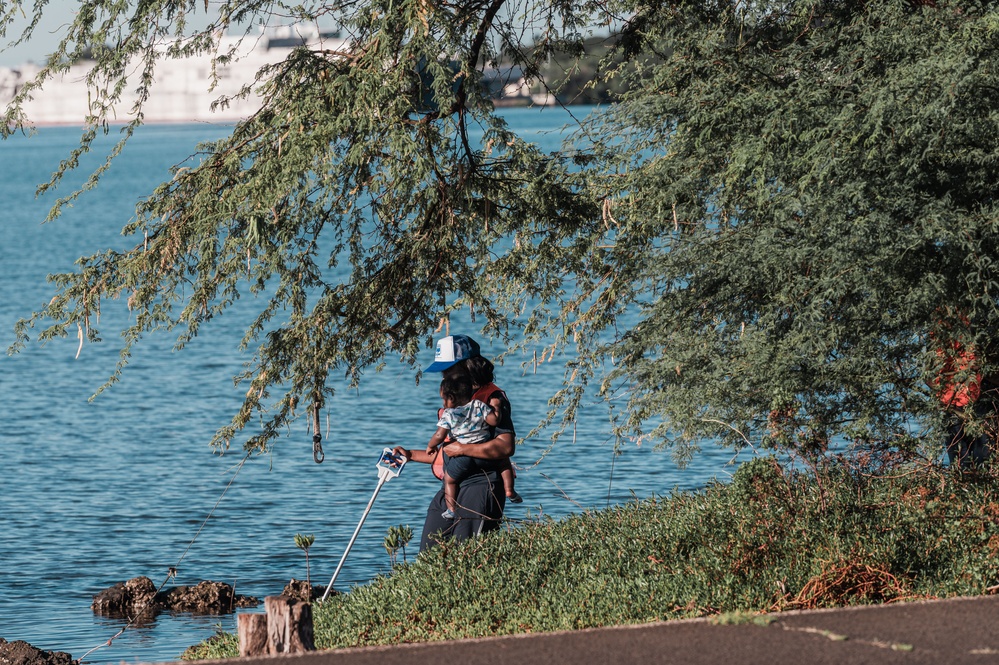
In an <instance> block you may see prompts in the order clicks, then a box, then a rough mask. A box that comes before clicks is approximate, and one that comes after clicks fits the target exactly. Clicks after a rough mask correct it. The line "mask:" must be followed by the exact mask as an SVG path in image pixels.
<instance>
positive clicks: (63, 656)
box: [0, 637, 76, 665]
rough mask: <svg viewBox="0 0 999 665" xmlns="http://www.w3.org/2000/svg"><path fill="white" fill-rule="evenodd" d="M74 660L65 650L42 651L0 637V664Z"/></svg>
mask: <svg viewBox="0 0 999 665" xmlns="http://www.w3.org/2000/svg"><path fill="white" fill-rule="evenodd" d="M75 662H76V661H74V660H73V657H72V656H71V655H69V654H68V653H66V652H65V651H42V650H41V649H38V648H36V647H33V646H31V645H30V644H28V643H27V642H23V641H21V640H15V641H14V642H8V641H7V640H5V639H4V638H2V637H0V664H2V665H73V663H75Z"/></svg>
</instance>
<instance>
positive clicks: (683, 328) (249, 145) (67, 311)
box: [0, 0, 999, 456]
mask: <svg viewBox="0 0 999 665" xmlns="http://www.w3.org/2000/svg"><path fill="white" fill-rule="evenodd" d="M22 10H26V13H27V14H28V15H29V17H30V16H34V17H38V16H40V14H41V12H43V11H44V10H45V2H44V0H35V2H34V4H33V5H30V7H29V6H28V5H27V3H24V2H18V1H16V0H15V2H13V3H8V9H7V10H6V12H5V13H3V14H0V31H6V30H7V29H9V27H10V26H11V25H12V24H11V17H12V16H14V13H15V12H18V11H22ZM205 14H207V15H208V19H209V21H210V25H208V27H206V28H203V29H194V28H192V27H191V26H192V25H193V24H194V17H196V16H197V17H199V20H200V21H204V19H205ZM275 15H284V16H291V17H294V18H296V19H300V20H309V21H325V22H333V23H335V24H336V26H337V27H339V28H340V29H341V30H342V31H343V33H344V34H347V35H350V45H349V48H346V49H344V50H343V51H339V52H329V51H324V50H321V49H313V48H307V47H305V48H299V49H297V50H295V51H294V52H293V54H292V55H291V56H290V57H289V58H288V59H287V60H286V61H285V62H282V63H279V64H277V65H274V66H270V67H266V68H264V69H263V70H261V71H260V72H259V73H258V76H257V79H256V81H253V82H248V85H249V86H252V87H254V88H257V89H259V90H260V91H262V92H263V100H264V101H263V104H262V106H261V108H260V110H259V111H258V112H257V113H255V114H254V115H253V116H252V117H250V118H248V119H246V120H245V121H244V122H241V123H239V124H238V125H237V126H236V128H235V129H234V131H233V133H232V135H231V136H230V137H228V138H225V139H223V140H220V141H217V142H215V143H212V144H210V145H206V146H202V150H203V152H204V155H203V159H202V161H201V163H200V165H198V166H197V167H195V168H189V169H183V170H178V172H177V173H176V174H175V176H174V178H173V179H172V180H170V181H169V182H166V183H164V184H162V185H161V186H160V187H159V188H157V190H156V191H155V192H152V193H151V195H150V196H149V197H148V198H147V199H144V200H143V202H142V203H141V205H140V208H139V210H138V213H137V216H136V218H135V219H133V220H131V221H130V222H129V223H128V226H127V227H126V230H127V231H128V232H129V233H131V234H133V235H134V236H135V237H136V243H135V245H134V247H133V248H132V249H130V250H128V251H123V252H110V251H109V252H106V253H103V254H99V255H95V256H90V257H85V258H84V259H83V260H82V262H81V268H80V270H79V271H78V272H75V273H71V274H65V275H59V276H58V277H57V284H58V294H57V296H56V298H55V299H54V300H53V301H52V302H51V304H50V305H49V306H48V307H47V308H46V309H45V310H43V311H41V312H38V313H36V314H35V315H34V316H33V317H31V318H29V319H27V320H25V321H22V322H21V323H20V324H19V326H18V330H17V334H18V340H17V342H16V344H15V345H14V347H13V348H15V349H16V348H20V347H21V346H23V345H24V344H25V343H27V342H28V341H29V334H30V333H31V330H32V329H33V328H35V327H36V326H40V327H41V329H40V331H39V332H38V333H37V338H38V339H40V340H42V341H44V340H46V339H49V338H51V337H54V336H58V335H64V334H66V331H67V329H72V330H74V331H75V329H76V326H77V325H80V326H82V327H83V328H84V329H85V330H86V331H87V334H88V335H89V336H90V337H91V338H93V339H97V337H98V332H97V330H96V329H95V327H94V323H95V322H94V317H95V313H96V312H97V311H99V308H100V303H101V301H103V300H106V299H109V298H122V299H126V300H127V304H128V306H129V307H130V308H131V310H132V311H133V313H134V324H133V325H132V326H131V327H129V328H128V329H127V330H126V331H125V337H124V339H125V348H124V350H123V354H122V358H123V362H124V360H126V359H127V358H128V354H129V350H130V348H131V346H132V344H134V343H135V342H136V341H137V340H138V339H140V338H141V337H142V336H143V335H145V334H147V333H149V332H151V331H153V330H157V329H170V330H176V331H177V332H178V335H179V338H178V344H179V345H180V346H183V345H184V343H185V342H186V341H188V340H189V339H191V338H192V337H193V336H194V335H196V334H197V333H198V330H199V327H200V325H201V324H202V323H204V322H205V321H207V320H209V319H211V318H213V317H215V316H218V315H220V314H221V313H222V312H223V311H225V309H226V308H227V307H228V306H229V305H230V304H231V303H232V302H233V301H234V300H235V299H236V298H237V297H239V296H240V295H241V294H244V293H247V292H249V293H255V294H258V295H259V296H260V302H262V303H265V304H264V306H262V307H261V309H260V313H259V317H258V318H257V320H256V321H255V322H254V323H253V325H252V326H251V327H250V328H249V329H248V330H247V331H246V336H245V339H244V342H245V343H246V344H247V345H254V344H256V345H258V346H257V351H256V355H255V358H254V361H253V362H252V364H251V365H250V366H248V367H247V369H246V371H245V372H244V373H243V374H242V376H241V379H242V380H244V381H245V382H246V383H247V384H248V388H249V389H248V392H247V398H246V401H245V403H244V405H243V408H242V409H241V411H240V412H239V413H238V414H237V415H236V417H235V418H234V420H233V422H232V423H231V425H230V426H228V427H225V428H222V429H221V430H220V431H219V433H218V436H217V438H216V443H217V444H219V445H227V444H228V442H229V441H230V440H231V439H233V438H235V437H236V436H237V435H238V433H239V431H240V430H241V429H242V428H243V426H244V425H245V424H246V423H247V422H248V421H249V419H250V418H251V416H252V415H253V414H254V413H256V412H257V411H263V412H264V415H265V418H266V426H265V427H264V429H263V431H262V432H259V433H257V434H254V435H253V436H251V437H249V438H248V440H247V442H246V446H247V447H248V448H251V449H253V448H264V447H266V445H267V442H268V440H269V439H270V438H271V437H273V436H275V435H276V434H277V432H278V428H279V427H280V426H281V425H282V424H284V423H285V422H286V421H287V420H289V419H290V418H292V417H293V406H294V402H295V400H296V399H299V400H305V401H306V402H313V403H321V402H322V401H323V400H324V398H326V397H328V396H329V395H330V391H331V388H330V386H329V385H328V382H327V379H328V377H330V376H331V375H332V374H334V373H341V372H343V373H346V374H348V375H349V376H350V377H352V378H353V379H355V380H360V378H361V374H362V372H363V370H364V369H366V368H370V367H372V366H377V365H378V364H379V363H380V362H381V361H382V360H383V359H384V358H385V357H386V355H387V354H395V355H399V356H401V357H402V358H404V359H405V360H408V361H409V362H411V363H414V364H415V363H416V358H417V354H418V353H419V352H420V351H422V350H423V349H425V348H426V347H427V345H428V344H429V342H430V334H431V332H430V331H432V330H433V329H434V328H435V327H436V325H437V322H438V321H440V320H441V319H442V318H445V317H447V316H448V315H449V313H451V312H453V311H455V310H456V309H458V308H471V309H474V311H475V313H476V314H477V315H478V316H479V317H480V320H481V321H482V333H483V334H485V335H490V336H496V337H499V338H501V339H504V340H507V341H509V340H511V339H517V340H522V343H523V344H524V345H526V346H530V347H533V348H536V349H540V350H541V353H542V354H549V357H550V355H554V354H559V357H563V358H565V362H566V380H565V385H564V388H563V390H562V391H561V392H560V393H559V394H558V395H555V396H554V397H553V399H552V406H553V412H552V417H556V418H557V417H562V418H564V419H565V420H566V421H569V420H571V419H572V417H573V414H574V413H575V409H576V408H577V407H578V405H579V400H580V397H581V395H582V391H583V389H584V388H585V386H587V385H589V384H595V385H596V386H597V390H598V391H599V392H600V394H602V395H603V396H605V397H606V398H607V399H608V400H609V402H610V403H611V404H618V403H619V402H618V401H617V398H618V397H619V396H620V395H621V394H623V395H625V398H624V400H622V401H621V402H620V403H622V404H623V405H624V406H622V407H618V408H616V409H615V410H614V411H613V412H612V413H613V414H614V415H615V420H616V426H617V429H616V431H617V432H618V433H619V434H620V435H621V436H625V437H642V438H643V439H645V440H651V441H654V442H656V443H659V444H665V445H675V446H676V450H677V451H678V452H679V453H680V454H681V456H682V455H683V454H685V453H687V452H689V447H688V445H687V444H691V443H696V442H698V441H701V440H705V439H708V438H718V439H719V440H721V441H722V442H724V443H728V444H732V445H737V446H740V445H746V444H752V445H761V444H762V445H765V446H775V447H782V448H788V447H791V448H798V449H804V450H806V451H811V452H817V451H818V452H820V451H822V450H824V449H825V447H826V446H827V444H828V442H829V441H830V439H831V438H832V437H834V436H838V435H841V436H846V437H848V438H850V439H851V440H855V441H858V442H861V443H869V444H875V445H879V446H888V447H893V448H903V449H912V448H913V447H914V445H915V443H916V438H915V436H914V435H915V434H917V433H918V432H919V431H920V428H922V427H924V426H927V425H930V426H932V425H934V423H936V422H937V420H935V416H938V415H939V414H940V412H941V408H940V404H939V400H938V399H937V396H936V394H935V393H936V392H937V388H938V386H936V384H935V383H934V382H935V380H936V379H935V377H936V376H937V375H938V373H939V371H940V370H941V368H942V367H943V365H944V363H945V359H946V356H947V354H948V353H949V352H951V351H953V350H954V349H955V348H964V349H975V352H976V363H977V366H976V369H981V370H983V371H984V372H985V373H989V372H991V371H992V370H994V367H993V365H994V364H995V361H994V359H993V357H992V350H991V343H992V339H991V336H992V332H993V330H995V328H996V325H995V324H996V321H997V318H999V314H997V309H996V295H997V294H999V283H997V281H996V276H995V270H994V266H993V262H994V261H995V259H996V257H997V241H999V226H997V221H999V220H997V210H996V202H995V197H994V188H995V183H996V182H997V181H999V178H997V175H999V173H997V146H999V142H997V140H996V139H997V129H999V124H997V120H999V116H997V114H999V111H997V110H996V109H997V108H999V104H997V101H999V99H997V97H999V75H997V71H996V63H997V58H996V47H997V45H999V41H997V39H999V13H997V11H996V7H995V5H994V3H990V2H951V1H946V0H944V1H941V2H936V3H934V2H915V1H913V2H906V1H901V0H889V1H885V2H870V3H861V2H833V1H831V0H828V1H825V0H806V1H800V2H794V1H791V2H769V1H766V0H762V1H759V2H750V3H745V2H731V1H725V0H722V1H704V0H700V1H693V0H691V1H681V2H674V3H670V4H662V3H657V2H652V3H645V2H635V1H616V0H614V1H610V2H569V1H567V0H558V1H554V2H551V1H548V2H535V1H534V0H518V1H514V2H507V1H504V0H489V1H479V0H456V1H455V2H442V1H440V0H356V1H346V0H344V1H330V2H305V3H302V4H300V5H296V6H295V7H289V6H285V5H282V4H281V3H276V2H271V1H264V0H253V1H230V2H223V3H221V4H219V5H202V4H201V3H200V2H197V1H193V0H192V1H184V0H144V1H143V2H140V3H129V2H117V3H108V2H103V1H98V0H83V1H82V2H81V3H80V9H79V12H78V13H77V14H76V16H75V18H74V20H73V22H72V24H71V25H69V26H68V27H67V29H66V33H65V37H64V40H63V41H62V42H61V44H60V46H59V50H58V51H57V52H56V53H54V54H53V56H52V58H51V60H50V65H49V67H48V68H47V69H45V70H44V71H42V72H41V74H39V77H38V80H37V82H36V83H37V85H39V86H43V85H44V82H45V81H46V80H47V79H48V78H49V77H51V76H54V75H57V74H58V73H59V72H60V71H61V70H62V69H63V68H65V67H67V66H68V64H69V63H72V62H74V61H76V60H77V59H79V58H80V57H82V55H83V49H84V48H86V47H85V45H91V44H109V45H112V46H111V47H109V48H106V49H100V48H98V49H94V50H93V53H92V55H93V57H94V58H95V65H94V67H93V69H92V70H91V75H90V77H91V78H90V83H91V86H92V89H93V91H94V95H93V98H92V103H91V109H92V116H91V117H90V118H89V122H90V129H89V131H88V132H87V133H86V134H85V135H84V137H83V141H82V145H81V150H86V149H88V147H89V145H90V141H91V140H92V139H93V137H94V136H96V132H98V131H101V130H104V131H107V130H108V123H109V122H110V118H111V117H112V116H111V115H110V109H111V107H113V106H114V105H115V103H116V102H117V101H118V99H119V96H120V93H121V91H122V90H123V89H124V86H125V85H126V78H127V75H128V73H129V72H131V71H133V70H135V69H136V67H137V66H138V68H139V70H140V71H141V72H142V85H144V86H148V85H155V68H156V65H157V62H159V61H160V60H162V59H163V58H172V57H179V56H181V55H191V54H201V55H202V57H206V58H212V59H213V60H214V62H215V63H217V64H218V63H225V62H226V61H227V59H228V58H230V57H232V54H229V53H223V52H219V50H218V48H217V43H218V36H219V34H220V31H222V30H233V29H238V27H239V26H245V25H252V24H254V23H257V22H259V21H260V20H263V21H265V22H266V21H268V20H269V19H270V18H271V17H273V16H275ZM596 25H610V26H613V27H614V28H615V29H617V30H618V35H617V37H616V38H615V39H614V40H613V48H609V49H608V50H607V54H606V56H605V57H604V59H603V61H602V63H601V66H599V67H596V68H594V70H595V71H597V72H599V73H600V75H601V76H602V78H601V80H600V81H599V82H598V83H600V85H602V86H603V87H602V88H601V89H602V90H615V91H626V92H623V93H622V94H621V96H620V99H619V100H618V101H617V102H616V103H615V104H613V105H608V106H606V107H603V108H602V109H600V110H598V111H597V112H595V113H594V114H592V115H591V116H590V117H589V119H588V120H587V121H586V123H585V124H583V125H582V126H581V128H580V131H577V132H575V133H574V141H573V142H572V143H570V144H568V145H566V146H565V148H564V149H562V150H560V151H558V152H556V153H551V154H544V153H542V152H540V151H539V150H538V149H537V147H536V146H534V145H532V144H530V143H528V142H525V141H524V140H523V139H522V138H521V137H519V136H517V135H516V134H514V133H512V132H511V131H510V130H509V129H508V128H507V127H506V126H505V124H504V122H503V121H502V119H501V118H500V117H498V116H497V115H496V114H494V112H493V108H492V105H491V103H490V101H489V99H488V98H487V97H486V96H485V95H484V93H483V91H482V87H481V86H480V85H479V79H480V77H481V72H482V70H483V68H484V67H486V66H489V65H491V64H494V63H496V62H500V61H503V62H506V63H510V62H512V63H514V64H516V65H517V66H519V67H521V68H522V70H523V71H524V72H525V73H526V74H527V75H528V76H529V77H533V78H534V79H535V80H537V78H538V75H539V73H540V72H541V70H542V67H543V66H544V65H545V64H549V63H550V62H551V60H552V56H556V58H555V59H556V60H557V61H558V62H565V58H566V54H570V55H571V54H578V56H579V57H582V55H583V54H584V48H583V40H584V38H585V36H586V34H587V30H588V29H589V28H590V27H592V26H596ZM29 31H30V28H29ZM572 66H573V63H572V62H568V63H566V68H567V70H570V69H571V67H572ZM552 80H553V79H548V83H549V84H550V85H551V84H552V83H551V81H552ZM553 92H556V93H557V92H558V90H554V91H553ZM30 93H31V86H28V87H27V88H26V89H25V90H22V92H21V96H20V97H19V98H18V99H16V100H15V101H14V102H13V103H12V104H11V105H10V106H9V107H8V109H7V114H6V124H5V127H4V128H0V131H6V132H7V133H10V132H13V131H18V130H20V129H23V128H24V127H25V126H26V123H27V122H28V120H29V119H28V118H25V117H24V115H23V113H22V112H21V103H22V102H23V101H24V99H25V95H27V94H30ZM428 100H429V101H431V102H432V103H427V102H428ZM141 101H142V100H141V97H140V102H139V104H138V105H137V106H136V107H135V108H134V109H133V110H132V117H133V122H132V123H130V124H129V125H127V126H126V127H125V128H124V130H123V131H124V136H125V138H127V136H128V135H129V134H130V133H131V132H132V131H133V130H134V129H135V128H136V127H137V126H138V125H139V124H141V121H142V109H141ZM223 102H224V100H223ZM473 129H474V131H473ZM475 136H481V138H475ZM75 157H76V155H74V156H73V157H71V158H70V159H69V160H68V161H67V163H66V167H67V168H71V167H72V166H73V165H74V164H75ZM97 176H99V173H98V174H95V177H97ZM57 179H58V175H57V176H56V178H54V181H56V180H57ZM57 212H58V206H57V208H56V210H54V213H57ZM337 267H341V268H342V267H349V270H348V271H346V273H345V274H347V275H348V276H347V277H346V278H343V279H334V278H332V277H331V275H332V274H334V271H333V268H337ZM635 311H639V312H640V323H639V324H638V325H634V326H630V327H627V326H624V325H621V321H622V315H623V314H624V313H625V312H632V313H633V312H635ZM119 370H120V367H119ZM965 374H967V372H965ZM114 378H115V377H112V382H113V381H114ZM951 379H953V380H956V381H958V382H961V381H967V380H968V377H966V376H964V375H963V374H961V373H960V372H959V373H958V375H957V376H956V378H955V377H951Z"/></svg>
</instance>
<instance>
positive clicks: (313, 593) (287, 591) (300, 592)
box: [281, 577, 336, 603]
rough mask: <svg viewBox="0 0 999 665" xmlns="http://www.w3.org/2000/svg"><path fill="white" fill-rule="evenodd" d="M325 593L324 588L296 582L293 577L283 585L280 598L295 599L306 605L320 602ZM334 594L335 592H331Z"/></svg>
mask: <svg viewBox="0 0 999 665" xmlns="http://www.w3.org/2000/svg"><path fill="white" fill-rule="evenodd" d="M324 593H326V587H324V586H312V587H310V586H309V583H308V582H307V581H305V580H296V579H295V578H294V577H293V578H291V581H290V582H288V584H286V585H285V587H284V590H283V591H282V592H281V595H282V596H289V597H291V598H297V599H299V600H304V601H305V602H307V603H311V602H312V601H314V600H320V599H321V598H322V597H323V594H324ZM333 594H334V595H335V594H336V591H334V592H333Z"/></svg>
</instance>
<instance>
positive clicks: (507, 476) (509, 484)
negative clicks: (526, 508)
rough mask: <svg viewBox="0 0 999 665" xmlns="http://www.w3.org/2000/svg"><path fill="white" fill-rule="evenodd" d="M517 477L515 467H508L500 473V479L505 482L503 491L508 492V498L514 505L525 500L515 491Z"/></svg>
mask: <svg viewBox="0 0 999 665" xmlns="http://www.w3.org/2000/svg"><path fill="white" fill-rule="evenodd" d="M516 477H517V474H515V473H514V472H513V467H507V468H505V469H503V470H502V471H500V478H501V479H502V480H503V491H505V492H506V497H507V498H508V499H510V501H512V502H513V503H520V502H521V501H523V500H524V499H523V498H521V496H520V495H519V494H517V490H515V489H514V482H515V481H514V478H516Z"/></svg>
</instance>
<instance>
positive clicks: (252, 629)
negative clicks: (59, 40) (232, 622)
mask: <svg viewBox="0 0 999 665" xmlns="http://www.w3.org/2000/svg"><path fill="white" fill-rule="evenodd" d="M236 634H237V635H238V636H239V655H240V657H246V656H265V655H267V615H266V614H259V613H256V614H240V615H238V616H237V617H236Z"/></svg>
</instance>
